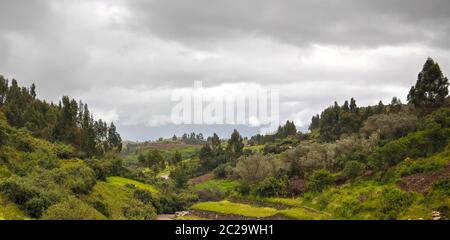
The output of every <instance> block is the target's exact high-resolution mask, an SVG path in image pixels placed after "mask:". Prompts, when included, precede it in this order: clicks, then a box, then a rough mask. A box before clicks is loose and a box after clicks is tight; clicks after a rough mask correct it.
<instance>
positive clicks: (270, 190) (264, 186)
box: [254, 177, 286, 197]
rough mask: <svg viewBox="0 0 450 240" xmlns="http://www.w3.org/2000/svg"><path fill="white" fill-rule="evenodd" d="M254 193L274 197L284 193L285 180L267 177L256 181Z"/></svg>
mask: <svg viewBox="0 0 450 240" xmlns="http://www.w3.org/2000/svg"><path fill="white" fill-rule="evenodd" d="M254 193H255V194H256V195H258V196H261V197H275V196H282V195H285V194H286V181H284V180H283V179H276V178H274V177H269V178H266V179H264V180H263V181H261V182H259V183H257V184H256V185H255V188H254Z"/></svg>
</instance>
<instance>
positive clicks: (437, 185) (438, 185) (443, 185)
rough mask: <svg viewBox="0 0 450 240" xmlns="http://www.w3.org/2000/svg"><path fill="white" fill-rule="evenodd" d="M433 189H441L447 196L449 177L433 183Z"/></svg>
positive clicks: (449, 193)
mask: <svg viewBox="0 0 450 240" xmlns="http://www.w3.org/2000/svg"><path fill="white" fill-rule="evenodd" d="M433 190H438V191H442V192H443V193H444V194H446V195H447V196H450V179H446V180H441V181H437V182H435V183H433Z"/></svg>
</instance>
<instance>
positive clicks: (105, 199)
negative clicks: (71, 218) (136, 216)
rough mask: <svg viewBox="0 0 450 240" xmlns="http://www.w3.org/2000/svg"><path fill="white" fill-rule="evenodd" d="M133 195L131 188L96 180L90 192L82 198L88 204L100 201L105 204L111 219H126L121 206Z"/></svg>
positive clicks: (126, 204)
mask: <svg viewBox="0 0 450 240" xmlns="http://www.w3.org/2000/svg"><path fill="white" fill-rule="evenodd" d="M132 197H133V189H130V188H127V187H124V186H120V185H117V184H111V183H107V182H98V183H97V184H96V185H95V186H94V188H93V189H92V192H91V193H90V194H89V195H87V196H83V197H82V200H84V201H85V202H87V203H88V204H90V205H93V204H94V203H96V202H101V203H103V204H104V205H105V206H106V210H107V212H108V214H109V215H110V216H109V217H110V218H111V219H117V220H120V219H126V218H125V217H124V215H123V208H124V207H126V206H128V203H129V202H130V200H131V199H132Z"/></svg>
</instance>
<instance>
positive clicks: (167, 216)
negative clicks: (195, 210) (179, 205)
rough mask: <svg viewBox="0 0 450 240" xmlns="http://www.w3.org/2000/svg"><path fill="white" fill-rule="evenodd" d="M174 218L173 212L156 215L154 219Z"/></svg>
mask: <svg viewBox="0 0 450 240" xmlns="http://www.w3.org/2000/svg"><path fill="white" fill-rule="evenodd" d="M174 218H175V214H160V215H158V216H157V217H156V220H158V221H160V220H162V221H164V220H173V219H174Z"/></svg>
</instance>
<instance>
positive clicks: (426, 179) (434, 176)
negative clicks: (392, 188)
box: [397, 165, 450, 194]
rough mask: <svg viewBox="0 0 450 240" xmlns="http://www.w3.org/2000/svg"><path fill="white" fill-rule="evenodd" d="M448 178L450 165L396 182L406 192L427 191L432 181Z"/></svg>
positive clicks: (423, 192) (424, 192) (449, 177)
mask: <svg viewBox="0 0 450 240" xmlns="http://www.w3.org/2000/svg"><path fill="white" fill-rule="evenodd" d="M445 179H450V165H448V166H447V167H446V168H444V169H441V170H439V171H435V172H427V173H417V174H414V175H411V176H407V177H404V178H402V180H401V181H400V182H399V183H398V184H397V185H398V186H399V187H400V188H401V189H403V190H405V191H408V192H418V193H422V194H426V193H428V191H429V190H430V188H431V186H432V185H433V183H434V182H436V181H440V180H445Z"/></svg>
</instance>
